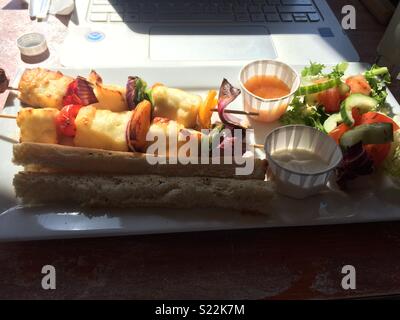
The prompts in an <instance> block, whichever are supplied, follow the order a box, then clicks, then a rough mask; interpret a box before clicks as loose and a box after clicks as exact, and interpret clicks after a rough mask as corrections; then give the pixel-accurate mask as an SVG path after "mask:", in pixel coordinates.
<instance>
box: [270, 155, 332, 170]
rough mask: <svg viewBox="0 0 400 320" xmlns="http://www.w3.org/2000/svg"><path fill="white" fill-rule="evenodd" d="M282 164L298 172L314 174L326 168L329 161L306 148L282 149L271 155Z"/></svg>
mask: <svg viewBox="0 0 400 320" xmlns="http://www.w3.org/2000/svg"><path fill="white" fill-rule="evenodd" d="M271 157H272V159H273V160H275V161H276V162H277V163H278V164H279V165H280V166H282V167H284V168H286V169H288V170H291V171H295V172H298V173H306V174H314V173H317V172H321V171H324V170H326V168H327V167H328V166H329V163H328V162H327V161H325V160H324V159H322V158H321V157H320V156H319V155H318V154H316V153H314V152H311V151H309V150H305V149H296V150H287V149H286V150H280V151H277V152H274V153H273V154H272V155H271Z"/></svg>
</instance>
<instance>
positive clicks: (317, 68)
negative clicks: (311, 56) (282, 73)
mask: <svg viewBox="0 0 400 320" xmlns="http://www.w3.org/2000/svg"><path fill="white" fill-rule="evenodd" d="M324 69H325V65H323V64H321V63H316V62H312V61H310V66H309V67H305V68H304V69H303V71H301V76H302V77H315V76H319V75H322V70H324Z"/></svg>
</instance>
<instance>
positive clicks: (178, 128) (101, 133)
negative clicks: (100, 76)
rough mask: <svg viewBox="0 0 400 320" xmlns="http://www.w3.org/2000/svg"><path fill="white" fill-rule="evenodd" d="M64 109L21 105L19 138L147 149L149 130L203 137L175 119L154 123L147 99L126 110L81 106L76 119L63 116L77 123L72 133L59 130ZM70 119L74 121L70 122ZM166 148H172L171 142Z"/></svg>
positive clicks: (52, 142)
mask: <svg viewBox="0 0 400 320" xmlns="http://www.w3.org/2000/svg"><path fill="white" fill-rule="evenodd" d="M62 112H63V111H58V110H56V109H54V108H43V109H33V108H24V109H21V111H20V112H19V113H18V116H17V125H18V127H19V128H20V142H38V143H49V144H65V141H68V143H67V144H68V145H73V146H76V147H85V148H95V149H104V150H110V151H130V150H135V151H139V152H145V151H146V150H147V148H148V147H149V145H151V141H150V142H149V141H146V138H147V134H148V133H150V136H160V135H163V136H165V137H166V138H167V140H168V136H169V134H171V132H173V133H176V136H177V137H178V136H179V135H180V134H181V135H184V136H185V137H187V136H188V135H195V136H196V137H197V138H201V137H202V133H201V132H199V131H196V130H192V129H186V128H184V127H183V126H182V125H181V124H178V123H177V122H176V121H173V120H169V119H165V118H155V119H154V121H153V123H151V119H150V116H151V104H150V102H148V101H147V100H144V101H142V102H141V103H140V104H139V105H138V106H137V107H136V109H135V110H133V111H124V112H112V111H110V110H99V109H96V108H95V107H94V106H86V107H82V108H80V109H79V111H78V112H77V115H76V118H75V119H65V120H63V118H62V117H61V120H62V121H64V123H63V124H62V125H65V124H67V125H71V126H74V127H75V131H72V132H74V134H73V136H69V137H66V136H65V135H63V133H62V132H60V123H59V121H60V114H61V115H62ZM71 121H72V122H73V123H70V122H71ZM172 130H173V131H172ZM68 132H70V131H68ZM199 142H200V139H199ZM182 143H183V141H182ZM178 147H179V144H178ZM166 152H167V153H168V152H169V151H168V146H166Z"/></svg>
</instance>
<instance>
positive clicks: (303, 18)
mask: <svg viewBox="0 0 400 320" xmlns="http://www.w3.org/2000/svg"><path fill="white" fill-rule="evenodd" d="M293 18H294V21H296V22H308V18H307V15H306V14H305V13H294V14H293Z"/></svg>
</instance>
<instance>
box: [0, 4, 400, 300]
mask: <svg viewBox="0 0 400 320" xmlns="http://www.w3.org/2000/svg"><path fill="white" fill-rule="evenodd" d="M328 2H329V4H330V5H331V7H332V9H333V10H334V11H335V13H336V14H337V15H338V16H339V17H340V12H341V8H342V6H344V5H346V4H353V5H354V6H355V7H356V9H357V19H358V20H357V29H356V30H354V31H350V32H348V35H349V37H350V38H351V40H352V41H353V43H354V45H355V47H356V49H357V50H358V51H359V54H360V57H361V60H362V61H363V62H370V63H372V62H374V59H375V56H376V55H375V51H374V50H373V49H371V48H376V47H377V45H378V43H379V40H380V39H381V37H382V34H383V32H384V30H385V27H383V26H381V25H379V24H378V23H377V22H376V21H375V19H374V18H373V17H372V16H371V15H370V14H369V13H368V12H367V11H366V9H365V8H364V7H363V6H362V5H361V4H360V3H359V2H358V1H355V0H329V1H328ZM26 9H27V8H26V5H25V4H24V3H23V2H22V1H21V0H0V22H1V23H0V57H1V64H2V67H3V68H5V69H6V71H7V73H8V74H9V75H13V74H14V73H15V71H16V68H17V67H18V66H19V65H28V64H27V63H26V62H24V61H22V60H21V58H20V56H19V53H18V49H17V47H16V46H15V41H16V38H17V37H18V35H20V34H22V33H24V32H27V31H28V30H32V28H34V29H36V30H37V31H40V32H43V33H45V34H46V37H47V39H48V45H49V49H50V50H49V51H50V56H49V58H48V59H47V60H46V63H51V64H53V65H54V66H55V67H56V66H58V65H59V60H58V54H57V50H58V48H59V45H60V43H61V42H62V39H63V37H64V35H65V31H66V28H67V25H68V17H67V18H65V17H50V18H49V20H48V22H47V23H40V24H38V23H36V22H34V21H30V19H29V17H28V14H27V10H26ZM29 65H30V66H32V64H29ZM391 90H392V92H393V93H394V94H395V96H396V98H397V99H398V100H399V97H400V85H399V83H398V81H397V83H394V84H393V85H392V87H391ZM4 101H5V95H3V96H0V106H2V105H3V103H4ZM47 264H50V265H53V266H54V267H55V268H56V271H57V289H56V290H48V291H46V290H43V289H42V288H41V281H42V276H43V275H42V274H41V269H42V267H43V266H44V265H47ZM344 265H353V266H354V267H355V269H356V280H357V281H356V283H357V288H356V290H347V291H345V290H343V289H342V287H341V281H342V277H343V276H344V274H342V273H341V271H342V267H343V266H344ZM0 266H1V267H0V270H1V272H0V298H28V299H29V298H33V299H35V298H58V299H60V298H73V299H74V298H78V299H79V298H80V299H85V298H106V299H109V298H123V299H125V298H126V299H140V298H142V299H157V298H158V299H174V298H175V299H185V298H187V299H195V298H199V299H203V298H204V299H218V298H221V299H230V298H233V299H296V298H306V299H308V298H311V299H312V298H345V297H367V296H383V295H396V294H400V272H399V271H400V222H390V223H374V224H356V225H345V226H322V227H301V228H300V227H297V228H278V229H265V230H246V231H223V232H197V233H187V234H168V235H148V236H132V237H120V238H106V239H79V240H56V241H54V240H53V241H39V242H24V243H2V244H0Z"/></svg>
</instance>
